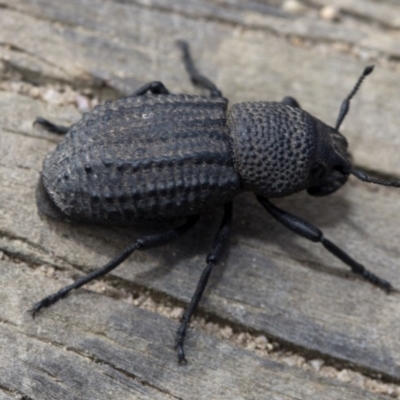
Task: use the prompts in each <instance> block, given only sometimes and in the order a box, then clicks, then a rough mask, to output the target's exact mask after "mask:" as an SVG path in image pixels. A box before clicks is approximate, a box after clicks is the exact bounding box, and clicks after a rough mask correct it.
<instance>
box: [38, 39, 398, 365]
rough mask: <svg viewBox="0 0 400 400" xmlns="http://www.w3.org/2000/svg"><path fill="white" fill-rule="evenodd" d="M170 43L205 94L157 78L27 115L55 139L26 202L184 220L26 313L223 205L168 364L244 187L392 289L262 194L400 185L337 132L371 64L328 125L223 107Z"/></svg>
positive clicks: (290, 106) (67, 214)
mask: <svg viewBox="0 0 400 400" xmlns="http://www.w3.org/2000/svg"><path fill="white" fill-rule="evenodd" d="M179 46H180V47H181V49H182V52H183V61H184V63H185V67H186V69H187V71H188V73H189V75H190V78H191V80H192V82H193V83H194V84H196V85H199V86H201V87H203V88H205V89H208V90H209V91H210V96H207V97H206V96H190V95H185V94H177V95H176V94H170V93H169V91H168V90H167V89H166V88H165V86H164V85H163V84H162V83H161V82H151V83H148V84H146V85H144V86H143V87H141V88H140V89H138V90H137V91H136V92H135V93H133V94H132V95H131V96H129V97H125V98H122V99H119V100H116V101H110V102H106V103H105V104H103V105H100V106H97V107H95V108H94V109H93V110H92V111H91V112H89V113H86V114H84V115H83V117H82V119H81V120H80V121H78V122H77V123H75V124H73V125H72V126H71V127H63V126H58V125H54V124H53V123H51V122H49V121H47V120H45V119H43V118H37V119H36V121H35V123H36V124H39V125H41V126H42V127H44V128H45V129H47V130H49V131H51V132H54V133H59V134H66V136H65V138H64V140H63V141H62V142H61V143H60V144H59V145H58V146H57V147H56V149H55V150H54V151H53V152H51V153H50V154H49V155H48V156H47V157H46V159H45V161H44V164H43V171H42V173H41V177H40V180H39V184H38V188H37V203H38V207H39V210H40V211H41V212H42V213H43V214H45V215H47V216H49V217H51V218H55V219H59V220H62V221H70V222H74V221H78V222H89V223H96V224H114V225H120V224H134V223H135V221H138V220H145V221H147V220H172V219H176V218H182V217H185V218H186V222H185V223H184V224H183V225H181V226H179V227H177V228H174V229H170V230H167V231H165V232H161V233H156V234H154V235H149V236H144V237H141V238H139V239H137V240H136V241H135V242H134V243H133V244H131V245H130V246H128V247H126V248H125V249H124V250H123V251H122V252H121V253H120V254H118V255H117V256H116V257H115V258H114V259H112V260H111V261H109V262H108V263H107V264H106V265H105V266H103V267H102V268H100V269H98V270H95V271H93V272H92V273H90V274H88V275H87V276H84V277H82V278H80V279H78V280H77V281H76V282H74V283H73V284H71V285H69V286H67V287H64V288H62V289H61V290H60V291H58V292H57V293H54V294H52V295H50V296H48V297H46V298H44V299H43V300H41V301H40V302H38V303H36V304H35V305H34V306H33V308H32V309H31V310H30V311H31V312H32V314H33V315H35V314H36V313H37V312H38V311H39V310H40V309H42V308H43V307H48V306H50V305H51V304H53V303H55V302H56V301H58V300H59V299H61V298H63V297H65V296H66V295H67V294H68V293H69V292H70V291H71V290H72V289H77V288H79V287H81V286H82V285H84V284H85V283H88V282H90V281H91V280H93V279H95V278H98V277H100V276H103V275H105V274H107V273H108V272H110V271H111V270H113V269H114V268H116V267H117V266H118V265H119V264H121V263H122V262H123V261H124V260H125V259H126V258H127V257H128V256H130V255H131V254H132V252H133V251H135V250H144V249H147V248H150V247H154V246H159V245H163V244H165V243H168V242H170V241H171V240H173V239H176V238H178V237H179V236H181V235H182V234H184V233H185V232H186V231H187V230H188V229H190V228H191V227H192V226H193V225H194V224H195V223H196V222H197V220H198V218H199V215H200V214H202V213H204V212H206V211H208V210H210V209H211V208H213V207H217V206H223V207H224V210H225V211H224V216H223V220H222V223H221V226H220V228H219V230H218V233H217V235H216V237H215V239H214V242H213V246H212V249H211V251H210V253H209V254H208V256H207V266H206V267H205V269H204V271H203V273H202V275H201V277H200V280H199V282H198V284H197V287H196V291H195V293H194V295H193V297H192V299H191V301H190V303H189V305H188V307H187V308H186V310H185V312H184V314H183V316H182V319H181V324H180V327H179V329H178V332H177V337H176V348H177V351H178V360H179V362H183V361H185V353H184V349H183V343H184V337H185V334H186V328H187V325H188V323H189V321H190V318H191V316H192V315H193V313H194V311H195V310H196V307H197V305H198V303H199V301H200V299H201V297H202V294H203V292H204V289H205V287H206V284H207V280H208V278H209V276H210V273H211V270H212V268H213V266H214V265H215V264H216V263H217V261H218V259H219V258H220V256H221V253H222V251H223V249H224V247H225V246H226V244H227V241H228V237H229V231H230V226H231V218H232V199H233V197H234V196H235V195H236V194H238V193H239V192H242V191H252V192H254V193H255V194H256V196H257V199H258V200H259V201H260V203H261V204H262V205H263V206H264V207H265V208H266V210H267V211H268V212H269V213H270V214H271V215H272V216H273V217H274V218H276V219H277V220H278V221H279V222H281V223H282V224H283V225H285V226H286V227H287V228H289V229H290V230H292V231H293V232H295V233H297V234H299V235H301V236H303V237H305V238H306V239H309V240H311V241H313V242H320V243H322V245H323V246H324V247H325V248H326V249H327V250H328V251H330V252H331V253H332V254H334V255H335V256H336V257H338V258H339V259H340V260H342V261H343V262H344V263H345V264H347V265H348V266H349V267H350V268H351V269H352V271H353V272H355V273H357V274H360V275H361V276H363V277H364V278H365V279H367V280H368V281H370V282H371V283H373V284H375V285H377V286H379V287H381V288H382V289H384V290H386V291H387V292H390V291H391V290H393V287H392V286H391V284H390V283H389V282H387V281H385V280H383V279H381V278H379V277H378V276H376V275H374V274H373V273H371V272H370V271H368V270H367V269H365V268H364V266H363V265H361V264H359V263H358V262H356V261H355V260H353V259H352V258H351V257H350V256H349V255H347V254H346V253H345V252H344V251H343V250H341V249H340V248H338V247H337V246H336V245H335V244H333V243H332V242H331V241H329V240H327V239H325V238H324V236H323V234H322V232H321V231H320V230H319V229H318V228H316V227H315V226H313V225H311V224H310V223H308V222H306V221H304V220H302V219H301V218H299V217H297V216H294V215H292V214H289V213H287V212H285V211H283V210H281V209H279V208H278V207H276V206H275V205H273V204H272V203H271V202H270V201H269V200H268V198H271V197H282V196H287V195H290V194H292V193H295V192H298V191H301V190H304V189H307V191H308V193H309V194H310V195H312V196H325V195H328V194H331V193H333V192H335V191H336V190H337V189H339V188H340V187H341V186H342V185H343V184H344V183H345V182H346V181H347V179H348V177H349V175H350V174H352V175H354V176H355V177H357V178H358V179H360V180H362V181H365V182H372V183H376V184H380V185H386V186H395V187H399V186H400V183H399V182H389V181H384V180H381V179H376V178H371V177H369V176H368V175H367V174H366V173H364V172H362V171H359V170H356V169H354V168H353V166H352V163H351V161H350V154H349V153H348V150H347V147H348V145H347V141H346V139H345V137H344V136H343V135H342V134H341V133H339V127H340V125H341V123H342V121H343V119H344V117H345V116H346V114H347V112H348V110H349V105H350V100H351V98H352V97H353V96H354V95H355V93H356V92H357V90H358V88H359V86H360V85H361V82H362V81H363V79H364V77H365V76H367V75H368V74H370V73H371V72H372V69H373V67H372V66H370V67H367V68H365V70H364V71H363V73H362V75H361V77H360V78H359V79H358V81H357V83H356V85H355V87H354V88H353V90H352V91H351V93H350V94H349V96H348V97H347V98H346V99H345V100H344V101H343V103H342V106H341V109H340V112H339V116H338V119H337V122H336V126H335V128H333V127H330V126H328V125H326V124H325V123H323V122H322V121H320V120H318V119H317V118H315V117H313V116H312V115H310V114H309V113H307V112H306V111H303V110H302V109H301V108H300V105H299V103H298V102H297V101H296V100H295V99H293V98H292V97H286V98H285V99H283V101H282V102H280V103H276V102H256V103H240V104H235V105H233V106H232V108H231V109H230V111H227V104H228V101H227V100H226V99H225V98H224V97H223V96H222V94H221V91H220V90H219V89H218V88H217V87H216V86H215V84H214V83H212V82H211V81H210V80H208V79H207V78H206V77H204V76H203V75H201V74H200V73H199V72H198V71H197V69H196V68H195V66H194V64H193V61H192V59H191V56H190V53H189V49H188V45H187V44H186V43H185V42H183V41H181V42H179Z"/></svg>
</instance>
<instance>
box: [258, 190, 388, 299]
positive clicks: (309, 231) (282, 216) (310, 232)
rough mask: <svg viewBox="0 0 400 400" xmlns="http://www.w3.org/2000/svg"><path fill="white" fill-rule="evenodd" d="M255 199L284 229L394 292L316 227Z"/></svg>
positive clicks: (260, 199) (262, 198) (261, 200)
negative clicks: (319, 246)
mask: <svg viewBox="0 0 400 400" xmlns="http://www.w3.org/2000/svg"><path fill="white" fill-rule="evenodd" d="M257 199H258V201H259V202H260V203H261V204H262V205H263V206H264V208H265V209H266V210H267V211H268V212H269V213H270V214H271V215H272V216H273V217H274V218H275V219H276V220H278V221H279V222H280V223H281V224H283V225H284V226H286V228H288V229H290V230H291V231H293V232H294V233H297V234H298V235H300V236H303V237H304V238H306V239H308V240H311V241H312V242H317V243H318V242H319V243H321V244H322V245H323V246H324V247H325V248H326V249H327V250H328V251H329V252H330V253H332V254H333V255H334V256H335V257H337V258H339V260H341V261H342V262H344V263H345V264H347V265H348V266H349V267H350V268H351V270H352V271H353V272H354V273H356V274H359V275H361V276H362V277H363V278H364V279H366V280H367V281H369V282H371V283H372V284H373V285H376V286H378V287H380V288H381V289H383V290H385V291H386V292H388V293H389V292H391V291H394V288H393V286H392V285H391V284H390V283H389V282H388V281H386V280H384V279H382V278H380V277H379V276H377V275H375V274H374V273H372V272H371V271H368V270H367V269H366V268H365V267H364V266H363V265H362V264H360V263H358V262H357V261H355V260H353V259H352V258H351V257H350V256H349V255H348V254H347V253H345V252H344V251H343V250H342V249H340V248H339V247H338V246H336V245H335V244H334V243H332V242H331V241H330V240H328V239H325V238H324V236H323V233H322V231H320V230H319V229H318V228H317V227H315V226H314V225H312V224H310V223H309V222H307V221H304V220H303V219H301V218H299V217H297V216H295V215H293V214H289V213H288V212H286V211H284V210H281V209H280V208H278V207H276V206H275V205H273V204H272V203H271V202H270V201H269V200H268V199H266V198H264V197H261V196H257Z"/></svg>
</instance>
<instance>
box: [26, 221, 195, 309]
mask: <svg viewBox="0 0 400 400" xmlns="http://www.w3.org/2000/svg"><path fill="white" fill-rule="evenodd" d="M198 219H199V216H198V215H195V216H191V217H189V218H188V219H187V221H186V222H185V223H184V224H183V225H181V226H178V227H177V228H173V229H170V230H168V231H165V232H161V233H156V234H153V235H148V236H143V237H141V238H139V239H137V240H135V242H134V243H132V244H130V245H129V246H127V247H126V248H125V249H124V250H122V251H121V253H119V254H118V255H117V256H116V257H114V258H113V259H112V260H110V261H109V262H108V263H107V264H106V265H104V266H103V267H101V268H99V269H96V270H94V271H93V272H91V273H90V274H87V275H85V276H83V277H81V278H79V279H77V280H76V281H75V282H73V283H72V284H71V285H68V286H65V287H63V288H62V289H60V290H59V291H58V292H56V293H53V294H51V295H50V296H47V297H45V298H44V299H42V300H40V301H39V302H38V303H36V304H34V306H33V307H32V308H31V309H30V310H29V312H30V313H31V314H32V316H33V317H35V315H36V314H37V313H38V312H39V311H40V310H41V309H42V308H46V307H50V306H51V305H52V304H54V303H56V302H57V301H59V300H61V299H62V298H64V297H66V296H67V295H68V294H69V292H71V291H72V290H74V289H78V288H80V287H81V286H83V285H85V284H86V283H89V282H91V281H92V280H94V279H97V278H100V277H101V276H104V275H106V274H108V273H109V272H110V271H112V270H113V269H115V268H117V267H118V265H120V264H121V263H122V262H123V261H125V260H126V259H127V258H128V257H129V256H130V255H131V254H132V253H133V252H134V251H135V250H146V249H149V248H151V247H156V246H161V245H164V244H166V243H169V242H171V241H172V240H174V239H177V238H178V237H180V236H182V235H183V234H184V233H185V232H187V231H188V230H189V229H190V228H192V227H193V226H194V225H195V224H196V222H197V221H198Z"/></svg>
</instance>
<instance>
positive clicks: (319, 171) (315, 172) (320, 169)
mask: <svg viewBox="0 0 400 400" xmlns="http://www.w3.org/2000/svg"><path fill="white" fill-rule="evenodd" d="M310 173H311V175H312V177H313V178H314V179H319V178H321V177H322V176H324V174H325V167H324V166H323V165H322V164H320V163H316V164H314V165H313V167H312V168H311V171H310Z"/></svg>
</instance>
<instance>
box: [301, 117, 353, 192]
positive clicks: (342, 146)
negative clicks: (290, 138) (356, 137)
mask: <svg viewBox="0 0 400 400" xmlns="http://www.w3.org/2000/svg"><path fill="white" fill-rule="evenodd" d="M317 131H318V135H317V138H318V139H317V140H318V143H317V147H316V152H315V160H314V163H313V164H312V165H311V170H310V181H309V182H310V183H309V186H308V188H307V192H308V194H310V195H312V196H326V195H328V194H331V193H333V192H335V191H336V190H338V189H339V188H340V187H341V186H342V185H344V184H345V183H346V181H347V179H348V177H349V171H350V170H351V162H350V154H349V153H348V151H347V140H346V138H345V137H344V136H343V135H341V134H340V133H339V132H338V131H336V130H335V129H333V128H331V127H329V126H327V125H325V124H324V123H322V122H321V121H317Z"/></svg>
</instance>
